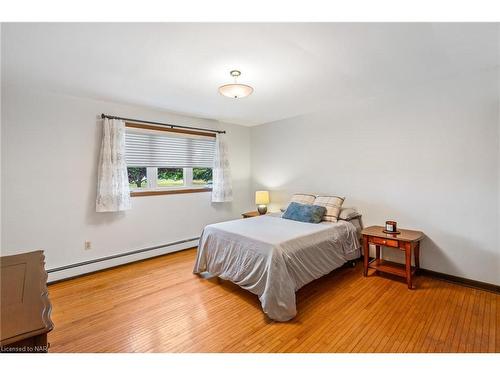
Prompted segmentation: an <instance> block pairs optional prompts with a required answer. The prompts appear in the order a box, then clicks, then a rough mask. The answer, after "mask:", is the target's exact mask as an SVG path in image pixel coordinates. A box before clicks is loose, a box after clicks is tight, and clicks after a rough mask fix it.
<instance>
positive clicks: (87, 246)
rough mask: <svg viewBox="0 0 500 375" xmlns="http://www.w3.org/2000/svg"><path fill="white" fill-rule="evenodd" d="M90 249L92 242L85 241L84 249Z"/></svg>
mask: <svg viewBox="0 0 500 375" xmlns="http://www.w3.org/2000/svg"><path fill="white" fill-rule="evenodd" d="M90 249H92V242H90V241H85V250H90Z"/></svg>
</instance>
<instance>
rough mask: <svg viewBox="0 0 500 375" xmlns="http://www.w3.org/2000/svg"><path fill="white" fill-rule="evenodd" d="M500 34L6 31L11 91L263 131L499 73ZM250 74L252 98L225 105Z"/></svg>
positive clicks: (64, 27)
mask: <svg viewBox="0 0 500 375" xmlns="http://www.w3.org/2000/svg"><path fill="white" fill-rule="evenodd" d="M498 60H499V24H470V23H469V24H423V23H419V24H415V23H413V24H411V23H410V24H366V23H365V24H362V23H354V24H352V23H350V24H349V23H316V24H308V23H281V24H279V23H276V24H258V23H253V24H236V23H235V24H217V23H212V24H206V23H205V24H203V23H168V24H167V23H149V24H144V23H129V24H125V23H121V24H116V23H115V24H112V23H101V24H91V23H87V24H69V23H67V24H54V23H52V24H51V23H42V24H3V27H2V81H3V82H2V83H3V84H7V85H9V84H14V85H18V84H22V85H29V86H31V87H40V88H44V89H48V90H52V91H58V92H63V93H68V94H72V95H80V96H86V97H91V98H96V99H105V100H112V101H118V102H125V103H134V104H139V105H146V106H151V107H156V108H161V109H164V110H168V111H174V112H180V113H187V114H191V115H195V116H200V117H205V118H212V119H218V120H222V121H228V122H234V123H237V124H242V125H256V124H261V123H265V122H270V121H275V120H280V119H283V118H288V117H293V116H297V115H300V114H303V113H307V112H311V111H314V110H316V109H318V108H321V107H324V106H335V105H342V103H346V102H349V101H352V100H359V99H362V98H366V97H371V96H374V95H379V94H381V93H384V92H388V91H390V92H394V90H401V89H404V88H408V87H411V86H412V85H420V84H422V83H424V82H426V81H430V80H435V79H447V78H450V77H453V76H455V75H459V74H466V73H469V72H473V71H477V70H481V69H488V68H493V67H498V66H499V61H498ZM232 69H239V70H241V71H242V76H241V80H240V81H241V82H243V83H247V84H250V85H252V86H253V87H254V88H255V92H254V93H253V95H251V96H250V97H247V98H244V99H239V100H234V99H230V98H226V97H223V96H221V95H220V94H218V92H217V88H218V86H220V85H222V84H224V83H228V82H230V81H231V79H230V76H229V71H230V70H232Z"/></svg>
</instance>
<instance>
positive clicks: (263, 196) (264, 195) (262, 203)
mask: <svg viewBox="0 0 500 375" xmlns="http://www.w3.org/2000/svg"><path fill="white" fill-rule="evenodd" d="M268 203H269V192H268V191H263V190H260V191H256V192H255V204H256V205H257V211H259V214H261V215H264V214H265V213H266V212H267V204H268Z"/></svg>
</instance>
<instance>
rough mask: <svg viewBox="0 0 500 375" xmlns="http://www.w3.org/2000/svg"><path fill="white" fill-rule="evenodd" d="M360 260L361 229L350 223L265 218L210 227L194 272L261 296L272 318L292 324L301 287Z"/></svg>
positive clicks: (262, 302) (270, 216) (199, 251)
mask: <svg viewBox="0 0 500 375" xmlns="http://www.w3.org/2000/svg"><path fill="white" fill-rule="evenodd" d="M359 256H360V243H359V239H358V236H357V232H356V228H355V226H354V225H353V224H351V223H349V222H347V221H339V222H337V223H331V222H322V223H319V224H310V223H302V222H298V221H293V220H287V219H282V218H281V217H280V216H279V215H276V216H274V215H263V216H258V217H254V218H248V219H240V220H232V221H227V222H222V223H217V224H211V225H208V226H206V227H205V229H204V230H203V233H202V235H201V238H200V243H199V246H198V252H197V257H196V262H195V266H194V273H197V274H201V273H206V274H205V275H208V276H209V277H214V276H218V277H220V278H222V279H225V280H230V281H232V282H234V283H235V284H237V285H239V286H240V287H242V288H244V289H246V290H249V291H250V292H252V293H254V294H256V295H258V297H259V299H260V302H261V305H262V309H263V311H264V313H265V314H267V315H268V316H269V317H270V318H271V319H273V320H277V321H287V320H290V319H292V318H293V317H294V316H295V315H296V313H297V311H296V303H295V292H296V291H297V290H298V289H299V288H301V287H302V286H304V285H305V284H307V283H309V282H311V281H313V280H315V279H317V278H319V277H321V276H323V275H326V274H328V273H329V272H331V271H332V270H334V269H336V268H338V267H340V266H342V265H343V264H344V263H345V262H347V261H349V260H352V259H355V258H358V257H359Z"/></svg>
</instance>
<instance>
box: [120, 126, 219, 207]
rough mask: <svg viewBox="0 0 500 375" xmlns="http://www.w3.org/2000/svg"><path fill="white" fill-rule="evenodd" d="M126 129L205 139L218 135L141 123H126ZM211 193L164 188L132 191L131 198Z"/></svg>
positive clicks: (186, 188)
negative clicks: (195, 136) (196, 136)
mask: <svg viewBox="0 0 500 375" xmlns="http://www.w3.org/2000/svg"><path fill="white" fill-rule="evenodd" d="M125 127H127V128H134V129H146V130H157V131H163V132H171V133H181V134H191V135H201V136H204V137H211V138H215V137H216V135H215V134H214V133H207V132H202V131H196V130H188V129H179V128H168V127H163V126H156V125H147V124H139V123H135V122H125ZM184 173H186V172H185V171H184ZM191 180H192V176H191ZM209 191H212V188H211V187H201V188H195V187H192V186H184V187H179V188H163V189H157V190H145V191H140V190H137V191H131V192H130V196H131V197H147V196H153V195H170V194H191V193H205V192H209Z"/></svg>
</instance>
